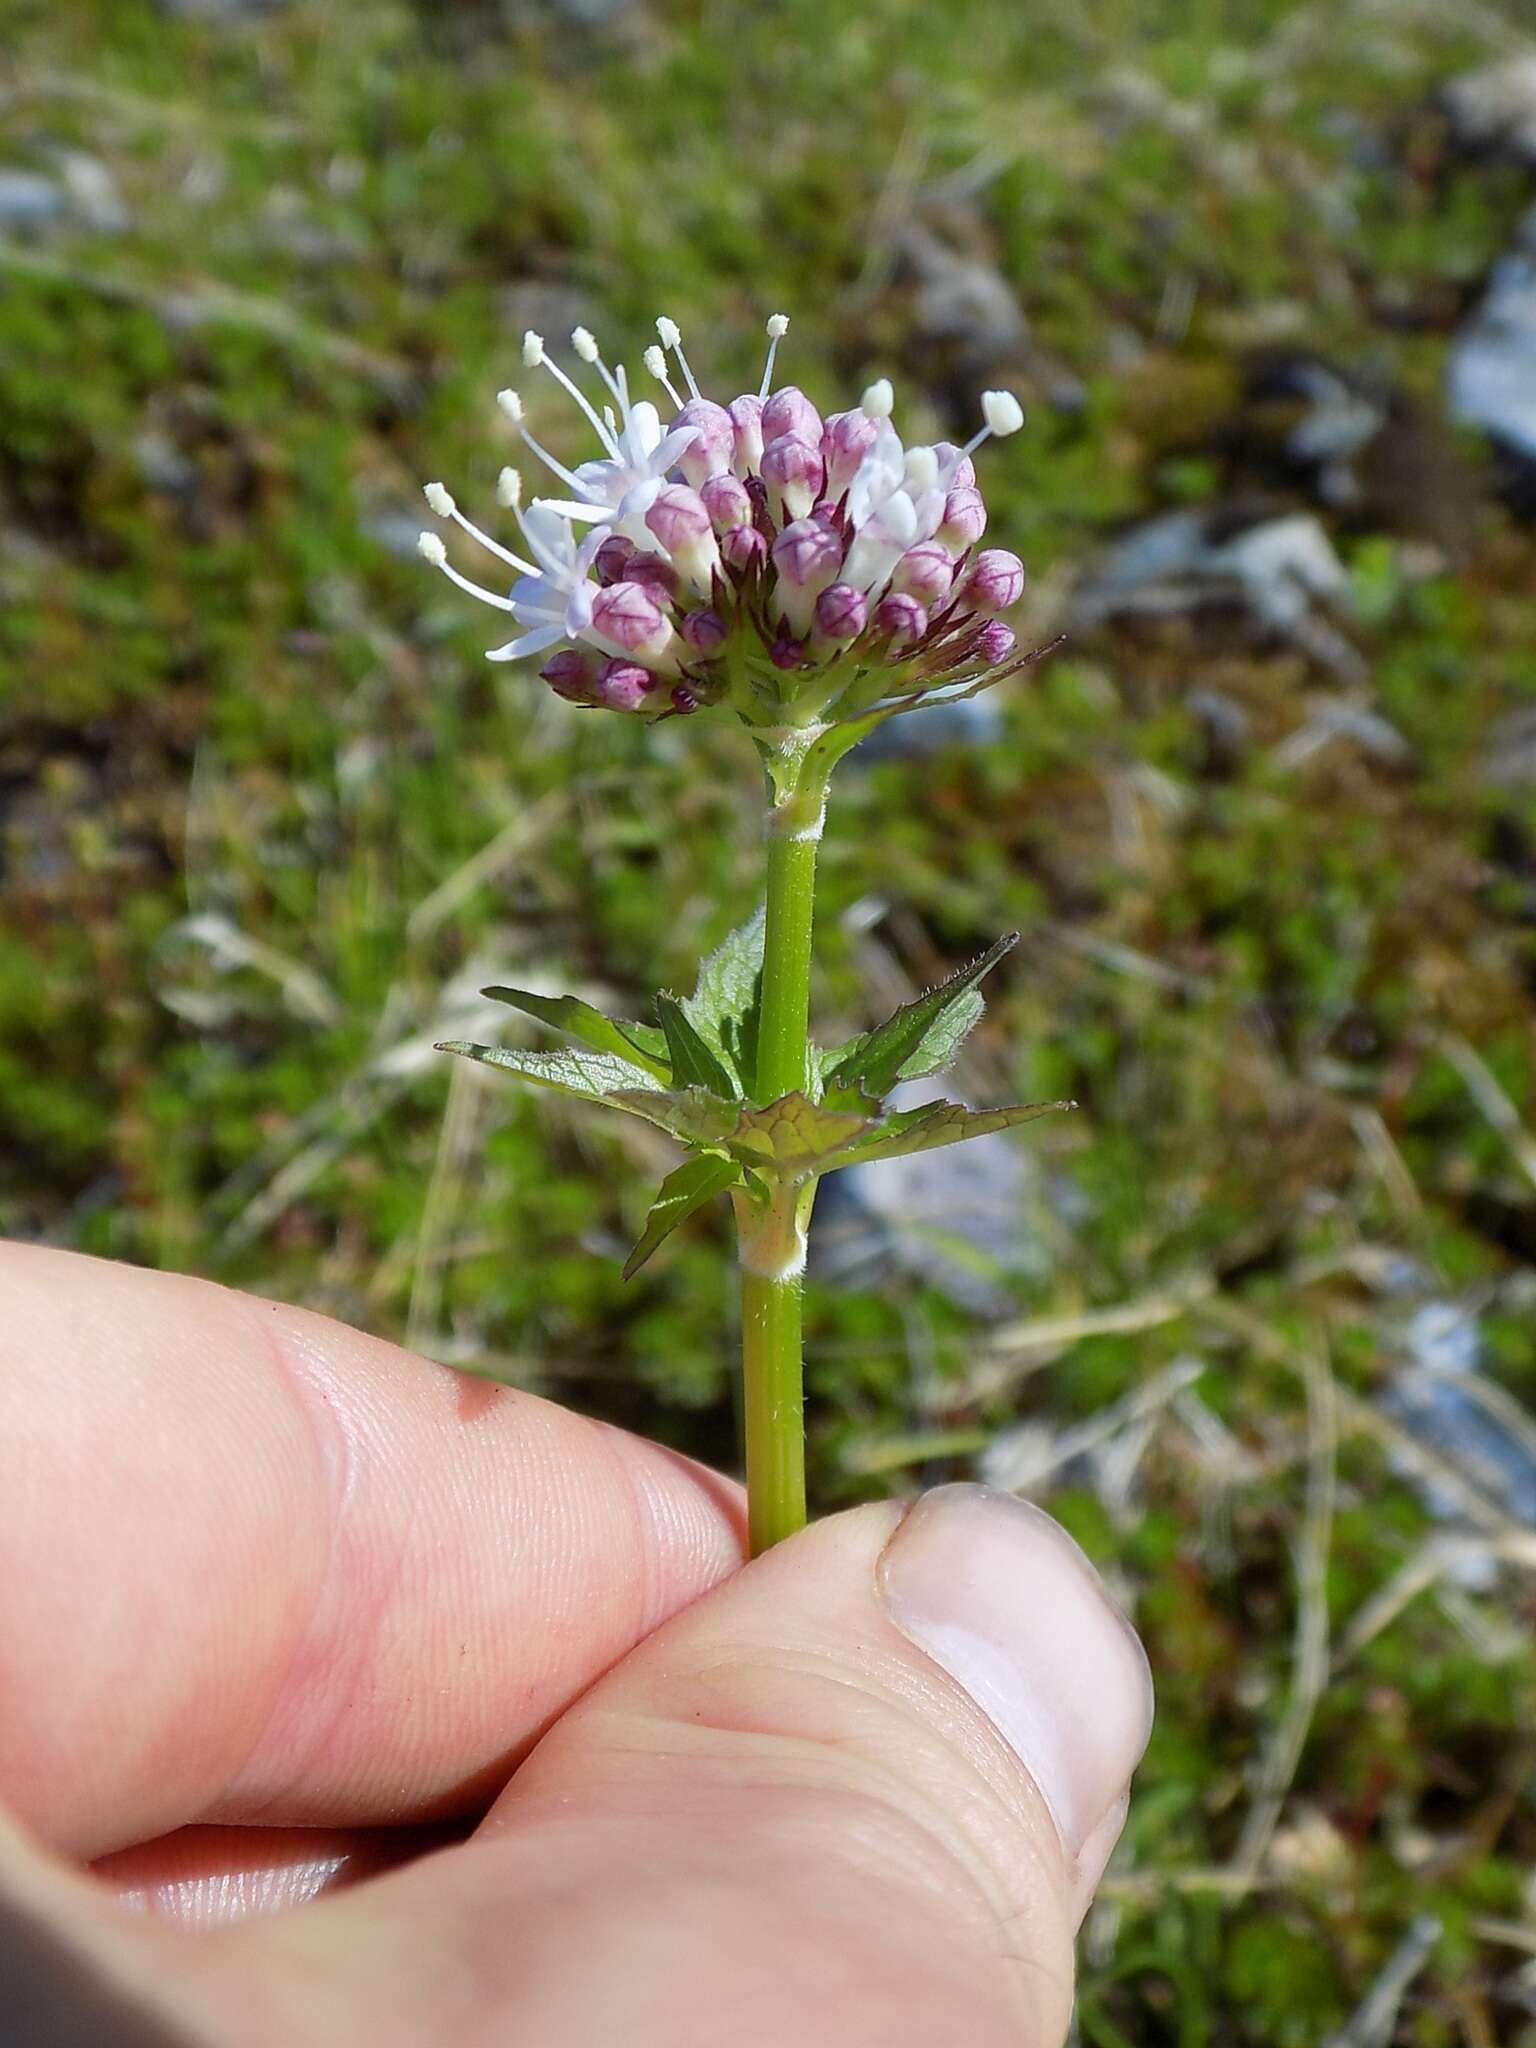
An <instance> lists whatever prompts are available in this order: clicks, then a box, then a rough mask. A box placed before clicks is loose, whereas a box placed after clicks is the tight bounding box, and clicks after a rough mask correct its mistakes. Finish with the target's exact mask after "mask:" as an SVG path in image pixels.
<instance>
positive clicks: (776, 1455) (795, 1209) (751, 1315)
mask: <svg viewBox="0 0 1536 2048" xmlns="http://www.w3.org/2000/svg"><path fill="white" fill-rule="evenodd" d="M814 1194H815V1183H814V1182H813V1181H807V1182H803V1183H800V1184H795V1183H792V1182H789V1181H778V1182H775V1183H774V1186H773V1194H772V1200H771V1202H770V1204H769V1206H768V1208H767V1209H766V1210H765V1209H763V1208H761V1207H758V1206H755V1205H754V1204H753V1203H752V1202H751V1201H750V1200H749V1199H748V1198H745V1197H743V1198H741V1199H740V1200H738V1202H737V1208H736V1213H737V1224H738V1229H739V1232H740V1238H741V1355H742V1414H743V1420H744V1424H745V1434H746V1466H747V1521H748V1527H749V1533H750V1537H751V1545H752V1555H753V1556H754V1557H757V1556H759V1555H760V1554H761V1553H762V1552H763V1551H765V1550H767V1549H768V1548H769V1546H770V1545H771V1544H774V1543H778V1542H779V1541H781V1539H782V1538H784V1537H785V1536H793V1535H794V1533H795V1531H796V1530H797V1529H803V1528H804V1527H805V1394H804V1371H803V1366H802V1358H801V1340H800V1294H801V1275H802V1272H803V1270H804V1265H805V1232H806V1225H807V1224H808V1222H809V1221H810V1209H811V1201H812V1199H813V1197H814Z"/></svg>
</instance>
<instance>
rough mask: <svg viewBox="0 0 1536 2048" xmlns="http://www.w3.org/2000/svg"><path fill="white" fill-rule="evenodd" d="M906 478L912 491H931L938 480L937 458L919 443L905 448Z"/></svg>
mask: <svg viewBox="0 0 1536 2048" xmlns="http://www.w3.org/2000/svg"><path fill="white" fill-rule="evenodd" d="M906 480H907V482H908V483H909V484H910V485H911V487H912V489H913V490H914V491H931V490H933V489H934V487H935V486H936V485H937V483H938V481H939V458H938V456H937V455H935V454H934V452H933V450H932V449H931V448H926V447H924V446H922V445H921V443H919V445H918V446H917V447H916V448H909V449H908V450H907V461H906Z"/></svg>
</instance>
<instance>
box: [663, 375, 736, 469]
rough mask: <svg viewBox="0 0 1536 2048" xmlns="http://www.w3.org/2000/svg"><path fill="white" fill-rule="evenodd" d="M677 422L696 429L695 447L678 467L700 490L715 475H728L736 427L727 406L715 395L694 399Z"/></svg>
mask: <svg viewBox="0 0 1536 2048" xmlns="http://www.w3.org/2000/svg"><path fill="white" fill-rule="evenodd" d="M674 425H675V426H678V427H692V428H693V429H694V430H695V431H694V436H693V446H692V447H691V448H685V449H684V450H683V452H682V454H681V455H680V456H679V457H678V458H677V466H678V468H679V469H680V470H681V471H682V472H683V475H684V476H685V477H687V479H688V481H689V483H690V484H692V486H693V488H694V489H695V490H698V489H699V488H700V487H701V486H702V485H704V484H706V483H707V482H708V481H709V479H710V478H711V477H712V476H722V475H724V473H725V472H726V471H727V470H728V469H729V468H730V466H731V457H732V455H733V454H734V453H735V450H736V430H735V428H734V427H733V426H732V425H731V416H730V414H729V413H728V412H727V411H726V409H725V407H724V406H723V405H716V404H715V402H714V400H713V399H712V398H690V399H689V401H688V403H687V404H686V405H685V406H684V407H683V409H682V411H681V412H680V413H679V414H678V416H677V419H676V421H675V422H674Z"/></svg>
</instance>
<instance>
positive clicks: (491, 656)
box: [485, 626, 565, 661]
mask: <svg viewBox="0 0 1536 2048" xmlns="http://www.w3.org/2000/svg"><path fill="white" fill-rule="evenodd" d="M564 638H565V628H564V627H563V626H541V627H540V628H539V630H538V631H537V632H536V633H524V634H523V635H522V636H521V637H520V638H519V639H516V640H509V641H508V642H507V643H506V645H505V646H504V647H487V649H486V650H485V658H486V660H487V661H522V660H523V659H524V658H525V656H527V655H530V654H542V653H543V652H544V650H545V648H546V647H553V646H554V644H555V642H556V641H557V640H563V639H564Z"/></svg>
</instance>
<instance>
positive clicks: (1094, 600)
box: [1071, 506, 1361, 678]
mask: <svg viewBox="0 0 1536 2048" xmlns="http://www.w3.org/2000/svg"><path fill="white" fill-rule="evenodd" d="M1348 599H1349V579H1348V577H1347V576H1346V575H1345V572H1344V566H1343V564H1342V563H1341V562H1340V560H1339V558H1338V556H1337V554H1335V552H1334V548H1333V543H1332V541H1331V540H1330V539H1329V538H1328V535H1327V533H1326V532H1325V531H1324V530H1323V527H1322V526H1321V524H1320V523H1319V522H1318V521H1317V520H1316V519H1314V518H1313V517H1312V516H1311V514H1310V513H1304V512H1291V513H1284V514H1281V515H1279V516H1269V517H1263V516H1260V517H1257V518H1255V517H1253V516H1252V515H1251V514H1248V513H1245V512H1244V511H1242V510H1241V509H1240V508H1237V507H1227V508H1223V507H1220V506H1218V507H1213V508H1208V509H1206V510H1203V511H1183V512H1165V513H1162V514H1160V515H1159V516H1158V517H1157V518H1155V519H1149V520H1147V521H1145V522H1144V524H1142V525H1140V526H1137V527H1133V528H1132V529H1131V531H1130V532H1129V533H1127V534H1125V535H1124V536H1123V537H1122V538H1121V539H1120V540H1119V541H1117V542H1116V543H1115V544H1114V545H1113V546H1112V547H1111V548H1110V549H1109V550H1108V551H1107V552H1106V553H1105V554H1104V555H1103V556H1101V557H1100V559H1099V561H1098V563H1097V564H1096V565H1095V566H1094V567H1093V568H1091V569H1090V570H1089V572H1088V574H1087V575H1086V576H1085V577H1084V579H1083V581H1082V582H1081V583H1080V584H1079V585H1078V587H1077V590H1076V592H1075V593H1074V595H1073V598H1072V605H1071V615H1072V618H1073V620H1074V622H1075V623H1076V624H1077V625H1078V626H1080V627H1085V628H1088V627H1095V626H1103V625H1106V624H1109V623H1112V622H1129V621H1134V620H1138V619H1141V620H1157V619H1168V618H1178V617H1198V616H1200V615H1202V614H1204V615H1207V616H1209V615H1212V614H1214V615H1216V616H1217V617H1221V616H1225V617H1227V618H1229V619H1231V620H1233V621H1235V622H1236V623H1237V624H1238V625H1239V626H1240V627H1241V628H1242V629H1243V630H1245V631H1246V632H1247V633H1248V634H1250V635H1252V636H1257V637H1260V638H1270V639H1281V640H1289V641H1291V642H1293V643H1294V644H1295V645H1297V646H1299V647H1301V648H1302V649H1303V650H1304V651H1305V652H1307V653H1308V654H1310V655H1312V656H1313V657H1314V658H1315V659H1316V660H1318V661H1320V662H1322V663H1323V664H1324V665H1325V666H1326V667H1328V668H1330V669H1332V670H1333V671H1334V672H1335V673H1336V674H1339V675H1344V676H1349V677H1351V678H1353V677H1355V676H1358V675H1359V674H1360V672H1361V661H1360V657H1359V655H1358V654H1357V653H1356V652H1355V650H1354V648H1353V647H1351V646H1350V645H1349V643H1348V641H1346V640H1345V639H1344V638H1343V636H1342V635H1341V634H1340V633H1338V632H1337V631H1336V630H1335V628H1334V627H1333V626H1332V625H1331V624H1330V623H1329V622H1328V619H1327V617H1326V615H1325V614H1326V611H1327V610H1328V609H1329V608H1336V609H1343V608H1345V607H1346V606H1347V603H1348Z"/></svg>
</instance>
